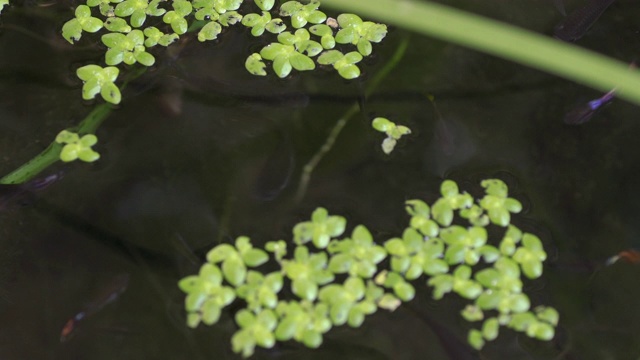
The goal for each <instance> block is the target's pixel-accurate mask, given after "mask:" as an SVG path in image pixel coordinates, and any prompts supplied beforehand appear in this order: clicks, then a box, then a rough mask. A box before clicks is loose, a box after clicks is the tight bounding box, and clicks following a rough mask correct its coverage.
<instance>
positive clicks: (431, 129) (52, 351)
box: [0, 0, 640, 360]
mask: <svg viewBox="0 0 640 360" xmlns="http://www.w3.org/2000/svg"><path fill="white" fill-rule="evenodd" d="M67 5H68V4H59V5H56V6H52V7H46V8H45V7H32V6H31V7H26V8H24V7H21V6H16V7H14V8H10V9H5V10H4V12H3V14H2V15H1V16H2V26H3V31H2V32H1V33H0V90H1V93H2V94H3V95H2V98H0V151H1V154H2V155H1V156H2V162H1V163H0V168H1V171H2V173H7V172H9V171H11V170H13V169H14V168H15V167H16V166H18V165H20V164H22V163H23V162H24V161H26V160H28V159H30V158H31V157H32V156H34V155H35V154H37V153H38V152H39V151H41V150H42V149H43V148H44V147H45V146H46V145H47V144H48V142H49V141H50V140H51V139H53V138H54V137H55V135H56V134H57V133H58V132H59V131H60V130H61V129H64V128H67V127H69V126H72V125H74V124H76V123H77V122H78V121H80V120H81V119H82V118H83V117H84V116H85V115H86V114H87V113H88V112H89V111H90V110H91V109H92V107H91V105H92V104H89V103H86V102H83V101H81V94H80V86H81V84H80V82H79V81H78V80H77V79H76V78H75V75H74V71H75V69H76V68H77V67H78V66H80V65H84V64H86V63H89V62H91V61H95V59H98V58H99V57H100V53H101V51H102V50H101V49H100V48H99V46H96V45H94V43H95V42H97V40H96V38H93V41H91V37H90V36H87V38H86V39H84V38H83V40H86V41H84V42H81V43H80V44H79V45H78V46H77V47H71V46H68V45H66V44H65V43H64V40H61V39H60V38H59V37H58V29H59V27H60V26H61V24H62V23H63V22H64V21H65V20H66V19H67V18H68V17H69V16H70V12H69V10H68V6H67ZM566 5H567V9H573V8H576V7H577V6H578V5H579V2H577V1H575V2H569V1H567V4H566ZM456 6H459V7H461V8H464V9H466V10H468V11H473V12H475V13H479V14H483V15H486V16H490V17H492V18H495V19H499V20H502V21H506V22H509V23H512V24H515V25H519V26H522V27H525V28H528V29H531V30H533V31H537V32H540V33H544V34H547V35H549V36H552V34H553V29H554V27H555V25H556V24H557V23H558V22H560V21H561V20H562V16H561V15H560V14H559V13H558V11H557V10H556V8H555V7H554V6H553V2H552V1H533V0H531V1H519V2H515V3H514V2H508V1H499V2H486V1H465V2H457V3H456ZM638 16H640V7H638V6H637V5H636V4H634V3H633V2H623V1H618V2H616V3H615V4H613V5H612V6H610V7H609V8H608V9H607V11H606V13H605V14H604V15H603V16H601V17H600V19H599V20H598V22H596V23H595V24H594V25H593V26H592V27H591V29H590V31H588V32H587V33H586V34H585V36H584V37H583V38H582V39H581V40H580V41H579V42H578V45H580V46H585V47H588V48H591V49H593V50H595V51H598V52H601V53H604V54H607V55H609V56H613V57H615V58H618V59H620V60H622V61H626V62H630V61H631V60H633V58H634V57H637V53H638V51H639V50H640V37H638V36H637V32H638V31H639V30H640V29H638V28H637V25H638V24H637V21H635V19H637V18H638ZM24 29H28V30H29V32H25V31H23V30H24ZM31 33H35V34H37V37H34V36H33V34H31ZM405 35H406V34H405V33H403V32H402V31H400V30H397V29H396V30H394V31H392V32H391V33H390V34H389V36H388V39H387V40H386V41H385V43H384V44H383V45H382V46H377V47H374V57H373V58H372V59H368V60H366V61H364V63H363V66H362V69H363V70H364V77H363V78H362V79H360V80H356V81H353V82H346V81H344V80H342V79H340V78H339V77H337V75H335V74H334V73H333V72H330V71H328V72H323V71H318V72H316V73H312V74H294V75H293V76H291V77H290V78H288V79H285V80H279V79H276V78H275V77H273V76H271V77H267V78H257V77H253V76H251V75H249V74H248V73H247V72H246V70H245V69H244V68H243V66H242V64H243V62H244V60H245V58H246V56H247V55H248V54H249V53H250V52H252V51H255V49H254V47H255V46H254V45H250V44H249V43H248V41H249V40H250V39H251V38H250V37H249V36H248V35H247V34H245V33H244V32H242V31H229V32H228V33H226V34H224V36H221V39H222V40H221V41H220V42H218V43H215V44H211V43H208V44H200V43H199V42H198V41H194V40H193V39H192V40H191V41H189V42H187V43H186V44H185V45H184V47H183V48H182V50H181V51H180V53H179V54H178V55H173V56H174V58H172V59H171V61H168V60H167V61H159V64H158V67H157V68H156V70H155V71H153V72H150V73H149V74H146V75H145V76H144V77H143V78H141V79H139V80H138V81H137V82H136V83H134V84H131V86H130V87H129V88H128V90H127V91H126V92H125V93H124V99H125V100H124V101H123V103H122V104H121V106H120V107H119V109H118V110H116V112H115V113H114V114H113V115H112V116H111V117H110V118H109V119H108V120H107V121H106V122H105V123H104V125H103V126H102V127H101V128H100V129H99V131H98V133H97V135H98V137H99V139H100V142H99V144H98V145H97V147H96V149H97V150H98V151H99V152H100V153H101V155H102V156H101V159H100V161H99V162H98V163H96V164H93V165H87V164H72V165H71V166H70V167H68V168H67V169H66V170H65V171H66V172H65V178H64V179H63V180H62V181H60V182H58V183H56V184H55V186H52V187H50V188H48V189H47V190H46V192H44V193H43V194H42V196H41V197H40V199H39V200H40V201H38V202H37V203H36V204H34V206H31V207H23V208H18V209H13V210H11V211H7V212H2V213H0V229H1V230H0V234H1V235H0V244H1V248H0V250H1V251H0V320H2V322H3V323H4V324H14V325H12V326H4V327H2V328H0V358H2V359H9V360H12V359H43V360H46V359H115V358H117V359H172V360H173V359H189V360H191V359H227V358H228V359H236V358H237V357H236V356H235V355H234V354H233V353H232V352H231V349H230V336H231V335H232V334H233V332H234V331H235V325H234V324H233V320H232V313H231V312H230V311H227V312H225V313H224V315H223V316H222V319H221V321H220V323H219V324H218V325H216V326H213V327H201V328H198V329H197V330H190V329H187V328H186V327H185V325H184V314H183V297H182V294H181V292H180V291H179V290H178V288H177V286H176V282H177V280H178V279H179V278H181V277H183V276H185V275H187V274H190V273H193V272H195V271H197V268H198V267H199V263H197V260H198V259H200V260H201V259H202V258H203V257H202V256H203V254H204V252H205V251H206V250H207V249H209V248H210V247H212V246H213V245H215V244H217V243H218V242H220V241H229V240H230V239H232V238H235V237H236V236H238V235H243V234H244V235H248V236H251V238H252V239H254V241H255V243H257V244H262V243H264V242H266V241H268V240H275V239H279V238H285V239H288V240H289V239H290V238H291V237H290V229H291V226H292V225H293V224H295V223H296V222H298V221H301V220H303V219H306V218H308V216H309V215H310V212H311V211H312V210H313V209H314V208H315V207H316V206H324V207H326V208H328V209H329V210H330V211H331V212H332V213H338V214H342V215H345V216H346V217H347V218H348V219H349V223H350V224H351V226H355V225H356V224H360V223H362V224H365V225H367V226H369V228H370V229H371V232H372V233H373V234H374V236H375V237H376V241H379V242H382V241H384V240H386V239H387V238H389V237H391V236H396V235H398V234H399V233H400V232H401V231H402V229H403V228H404V226H405V224H406V221H407V220H408V219H407V217H406V215H405V214H404V205H403V202H404V201H405V200H406V199H409V198H415V197H426V198H428V199H433V197H434V196H435V195H436V193H437V189H438V185H439V183H440V182H441V181H442V179H443V178H452V179H454V180H456V181H458V182H459V183H460V184H461V187H463V188H465V189H469V190H473V191H475V190H477V183H478V181H479V180H480V179H482V178H486V177H499V178H502V179H503V180H505V181H506V182H507V183H508V184H509V185H510V186H511V188H512V193H513V194H514V196H515V197H516V198H518V199H519V200H521V201H522V202H523V204H524V205H525V211H524V214H522V215H520V216H517V217H515V218H514V222H515V223H516V224H517V225H518V226H520V227H521V228H523V229H525V230H526V231H530V232H533V233H536V234H538V235H539V236H540V237H541V239H542V240H543V242H544V244H545V246H546V247H547V250H548V253H549V258H550V259H549V260H548V261H547V264H546V268H545V274H544V276H543V278H542V279H541V280H539V281H536V282H532V283H527V292H528V294H530V296H531V299H532V302H533V303H534V304H548V305H551V306H554V307H556V308H557V309H558V310H559V312H560V314H561V325H560V327H559V329H558V336H557V338H556V340H554V341H553V342H550V343H541V342H537V341H533V340H530V339H528V338H526V337H523V336H520V335H516V334H515V333H513V332H510V331H501V334H500V337H499V338H498V340H497V341H495V342H494V343H491V344H489V345H487V347H486V348H485V350H483V352H482V353H481V354H475V353H474V354H473V356H477V357H479V358H482V359H505V358H508V359H594V360H601V359H606V358H612V359H635V358H637V356H638V354H640V349H639V348H638V345H637V344H640V338H639V337H640V335H639V334H640V329H639V328H638V327H639V325H638V324H640V308H639V307H638V306H637V302H638V298H639V296H640V290H639V289H638V286H637V284H638V278H639V276H640V267H638V266H633V265H632V264H626V263H622V262H620V263H616V264H614V265H613V266H611V267H608V268H602V269H600V270H598V271H597V272H595V273H594V271H595V269H598V264H601V263H603V262H604V261H606V259H607V258H608V257H610V256H612V255H613V254H616V253H618V252H620V251H622V250H624V249H627V248H629V247H632V246H638V245H640V240H638V239H639V236H640V228H639V227H638V225H637V224H638V221H637V219H638V218H640V208H639V206H638V204H639V203H640V191H639V190H638V187H637V184H638V183H639V182H640V165H639V164H640V149H639V148H638V146H637V139H636V137H637V136H636V134H638V133H640V122H639V121H638V116H637V113H638V108H637V107H636V106H633V105H631V104H628V103H625V102H623V101H619V100H614V101H613V103H612V104H610V105H609V106H608V107H606V108H605V109H603V111H602V112H600V113H598V114H597V115H596V116H594V117H593V118H592V119H591V120H590V121H589V122H588V123H586V124H584V125H583V126H568V125H565V124H564V123H563V117H564V116H565V114H566V113H567V111H570V110H571V109H572V108H574V107H575V106H576V105H578V104H581V103H584V102H586V101H589V100H590V99H593V98H596V97H598V96H599V95H600V94H599V93H598V92H597V91H593V90H589V89H587V88H584V87H581V86H578V85H575V84H572V83H569V82H566V81H564V80H561V79H559V78H555V77H552V76H549V75H546V74H543V73H540V72H537V71H534V70H530V69H527V68H524V67H521V66H519V65H516V64H512V63H508V62H505V61H502V60H499V59H496V58H493V57H490V56H486V55H483V54H480V53H477V52H473V51H470V50H466V49H464V48H460V47H457V46H453V45H450V44H445V43H441V42H437V41H434V40H432V39H429V38H423V37H420V36H417V35H413V36H412V37H411V40H410V41H411V43H410V47H409V50H408V51H407V53H406V55H405V57H404V58H403V60H402V62H401V63H400V65H399V66H398V68H396V69H395V70H394V71H393V72H392V73H391V74H390V75H389V77H388V78H387V79H386V80H385V81H383V82H382V83H381V85H380V87H379V88H378V89H377V90H376V91H375V92H374V93H373V94H372V95H371V96H370V97H369V98H368V99H367V100H366V101H365V102H364V103H363V104H362V105H363V106H362V112H361V113H359V114H358V115H357V116H355V117H354V118H353V119H351V120H350V122H349V124H348V125H347V127H346V128H345V129H344V132H343V133H342V135H341V136H340V137H339V138H338V140H337V142H336V144H335V147H334V149H333V150H332V151H331V152H330V153H329V154H328V155H327V156H326V157H325V158H324V159H323V161H322V162H321V163H320V164H319V166H318V168H317V169H316V171H315V172H314V174H313V176H312V178H311V182H310V186H309V189H308V192H307V193H306V195H305V197H304V198H303V200H302V202H300V203H295V202H294V201H293V198H294V193H295V188H296V186H297V184H298V181H299V176H300V171H301V168H302V166H303V164H304V163H305V162H306V161H308V160H309V159H310V157H311V156H312V155H313V154H314V153H315V151H317V149H318V148H319V147H320V146H321V144H322V143H323V142H324V140H325V139H326V136H327V134H328V132H329V131H330V129H331V127H332V126H333V124H334V123H335V122H336V120H337V119H338V118H339V117H340V116H342V114H344V113H345V112H346V111H347V109H348V108H349V107H350V106H352V104H354V103H356V102H358V101H359V100H360V99H361V98H362V89H363V88H365V87H366V86H367V84H368V83H369V81H370V80H371V78H372V76H374V74H376V72H377V71H379V70H380V68H381V67H382V66H383V65H384V64H385V61H386V60H388V59H389V58H390V56H391V54H392V53H393V52H394V51H395V48H396V47H397V45H398V43H399V42H400V40H401V39H402V38H403V37H404V36H405ZM157 55H158V56H157V58H158V59H162V57H161V54H160V53H158V54H157ZM425 94H432V95H433V96H434V98H435V101H436V103H437V107H438V113H439V115H440V116H441V118H438V117H437V115H436V113H434V111H433V107H432V104H430V103H429V101H427V100H426V99H425ZM375 116H386V117H389V118H390V119H392V120H394V121H396V122H398V123H403V124H407V125H408V126H410V127H411V128H412V130H413V134H412V135H411V136H409V137H408V139H407V140H406V141H405V139H404V138H403V140H402V142H401V143H400V144H399V145H398V147H397V148H396V150H395V151H394V153H393V154H392V155H391V156H389V157H387V156H384V155H383V154H382V152H381V151H380V150H379V145H380V141H381V138H380V136H379V134H378V133H374V132H373V130H371V128H370V125H369V123H370V121H371V119H372V118H373V117H375ZM443 126H446V136H443V132H442V131H443ZM282 138H286V139H289V140H288V141H290V142H289V143H288V144H285V145H283V146H280V145H278V146H276V141H278V140H277V139H282ZM289 152H291V154H289ZM289 155H290V156H289ZM292 159H293V160H292ZM269 169H273V170H272V171H273V172H272V173H270V172H269ZM52 170H56V169H52ZM290 172H291V174H289V173H290ZM259 179H264V180H262V181H263V182H260V180H259ZM257 181H259V182H257ZM118 273H128V274H130V280H129V284H128V289H127V291H126V292H125V293H123V294H122V295H121V296H120V297H119V298H118V299H117V300H116V301H114V302H113V303H111V304H110V305H109V306H105V307H104V308H103V309H101V310H100V311H99V312H97V313H96V314H94V315H93V316H92V317H91V318H90V319H87V321H86V323H84V324H83V326H82V328H78V332H77V334H76V335H75V336H74V338H73V339H71V340H70V341H68V342H65V343H63V344H61V343H60V341H59V339H60V331H61V329H62V327H63V326H64V324H65V322H66V321H67V320H68V319H69V317H71V316H73V315H74V314H75V313H77V311H78V310H79V309H82V307H83V306H85V305H86V301H87V299H88V298H89V297H91V293H92V292H93V291H94V290H95V289H97V288H100V284H101V283H104V284H108V282H109V279H110V277H111V276H113V274H118ZM416 288H417V290H418V294H417V298H416V300H414V301H413V302H412V303H411V304H410V305H409V307H400V308H399V309H398V310H397V311H396V312H394V313H387V312H384V311H380V312H379V313H377V314H375V315H373V316H371V317H370V318H367V320H366V321H365V323H364V325H363V326H362V327H361V328H359V329H350V328H347V327H341V328H337V329H334V330H332V331H330V332H329V333H328V334H327V335H326V337H325V344H324V345H323V346H322V347H321V348H320V349H318V350H315V351H311V350H307V349H304V348H302V347H300V346H298V345H295V344H289V343H287V344H282V345H278V346H277V347H276V348H275V349H274V350H272V351H259V352H258V353H257V355H256V357H255V358H256V359H294V358H295V359H316V358H317V359H325V358H328V357H331V358H334V359H407V360H413V359H416V360H417V359H447V358H451V356H455V355H451V354H452V352H451V351H449V350H448V348H450V347H451V346H452V345H451V343H455V342H456V341H462V342H464V341H465V338H466V332H467V330H468V328H469V325H468V324H467V323H466V322H465V321H464V320H462V319H461V318H460V316H459V310H460V309H461V308H462V307H463V306H464V304H465V303H464V302H463V301H461V300H460V299H457V298H456V297H453V296H451V297H447V298H445V299H444V300H442V301H438V302H435V301H433V300H431V299H430V296H429V295H430V290H429V289H427V288H426V286H423V285H422V284H416ZM433 324H437V325H435V326H434V325H433ZM443 329H444V330H443ZM443 333H445V334H447V335H446V337H447V338H451V337H453V339H452V340H451V341H450V342H445V341H443V340H442V339H443V335H442V334H443ZM596 340H597V341H596Z"/></svg>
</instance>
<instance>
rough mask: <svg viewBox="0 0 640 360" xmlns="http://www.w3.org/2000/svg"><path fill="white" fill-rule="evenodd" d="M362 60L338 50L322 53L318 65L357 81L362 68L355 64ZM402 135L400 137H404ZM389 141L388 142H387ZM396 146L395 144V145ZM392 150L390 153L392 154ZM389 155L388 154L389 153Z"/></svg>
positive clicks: (358, 54)
mask: <svg viewBox="0 0 640 360" xmlns="http://www.w3.org/2000/svg"><path fill="white" fill-rule="evenodd" d="M361 60H362V55H360V53H358V52H356V51H352V52H350V53H347V54H343V53H341V52H340V51H338V50H329V51H327V52H324V53H322V55H320V56H319V57H318V64H321V65H333V68H334V69H336V70H338V73H339V74H340V76H342V77H343V78H345V79H355V78H357V77H358V76H360V68H358V66H356V65H355V64H357V63H359V62H360V61H361ZM402 135H404V134H401V135H399V136H402ZM391 139H392V140H389V141H395V140H397V139H393V138H391ZM385 141H387V140H385ZM393 146H395V143H394V144H393ZM393 146H391V145H387V146H386V147H384V146H383V148H390V149H391V150H393ZM391 150H390V151H389V152H391ZM387 154H388V152H387Z"/></svg>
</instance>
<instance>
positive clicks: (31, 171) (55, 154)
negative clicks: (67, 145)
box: [0, 142, 62, 184]
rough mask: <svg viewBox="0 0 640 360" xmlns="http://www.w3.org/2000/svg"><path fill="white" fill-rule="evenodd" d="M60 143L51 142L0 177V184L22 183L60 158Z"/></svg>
mask: <svg viewBox="0 0 640 360" xmlns="http://www.w3.org/2000/svg"><path fill="white" fill-rule="evenodd" d="M60 151H62V144H58V143H56V142H52V143H51V144H49V146H48V147H47V148H46V149H44V150H43V151H42V152H41V153H40V154H38V155H36V156H35V157H34V158H33V159H31V160H29V161H27V162H26V163H24V164H22V165H21V166H20V167H19V168H17V169H15V170H13V171H12V172H10V173H9V174H7V175H5V176H4V177H2V178H1V179H0V184H19V183H23V182H25V181H27V180H29V179H31V178H33V177H34V176H36V175H38V174H39V173H40V172H41V171H42V170H44V169H46V168H47V167H49V166H51V165H53V164H55V163H56V162H57V161H59V160H60Z"/></svg>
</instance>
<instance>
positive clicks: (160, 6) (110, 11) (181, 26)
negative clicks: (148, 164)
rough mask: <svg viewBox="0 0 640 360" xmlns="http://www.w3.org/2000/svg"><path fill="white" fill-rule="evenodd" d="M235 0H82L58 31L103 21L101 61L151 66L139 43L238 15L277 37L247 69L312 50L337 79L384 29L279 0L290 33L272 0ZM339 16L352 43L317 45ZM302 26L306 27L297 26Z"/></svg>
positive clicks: (280, 67) (295, 64)
mask: <svg viewBox="0 0 640 360" xmlns="http://www.w3.org/2000/svg"><path fill="white" fill-rule="evenodd" d="M0 1H7V0H0ZM242 3H243V1H242V0H173V1H171V2H165V1H164V0H87V3H86V4H87V5H79V6H78V7H77V8H76V11H75V17H74V18H73V19H71V20H69V21H67V22H66V23H65V24H64V26H63V28H62V34H63V36H64V38H65V39H67V41H69V42H70V43H73V42H74V41H78V40H80V38H81V36H82V32H83V31H87V32H92V33H93V32H97V31H99V30H100V29H102V28H104V29H105V30H106V33H105V34H103V35H102V42H103V43H104V44H105V45H107V47H108V50H107V51H106V53H105V62H106V64H107V65H118V64H121V63H124V64H126V65H133V64H135V63H140V64H143V65H145V66H152V65H154V64H155V60H156V59H155V57H154V56H153V55H152V54H151V53H149V52H148V51H147V49H148V48H151V47H153V46H156V45H162V46H169V45H170V44H172V43H173V42H175V41H176V40H177V39H178V38H179V36H180V35H182V34H185V33H186V32H187V31H198V35H197V37H198V40H199V41H200V42H204V41H208V40H215V39H217V38H218V36H219V35H220V34H221V33H222V31H223V27H227V26H231V25H234V24H236V23H239V22H242V24H243V25H245V26H247V27H250V28H251V33H252V35H254V36H261V35H264V34H265V33H270V34H278V39H277V40H278V42H273V43H271V44H269V45H267V46H265V47H264V48H263V49H262V50H261V51H260V52H259V53H257V54H256V53H254V54H251V55H249V57H248V58H247V60H246V61H245V67H246V68H247V71H249V72H250V73H251V74H254V75H258V76H264V75H266V74H267V72H266V67H267V65H270V66H271V67H272V68H273V70H274V72H275V73H276V75H277V76H278V77H281V78H284V77H286V76H288V75H289V74H290V73H291V71H292V70H293V69H295V70H298V71H309V70H313V69H315V68H316V63H315V62H314V60H313V58H314V57H316V56H318V55H320V56H319V57H318V58H317V62H318V64H321V65H332V66H333V68H334V69H336V70H337V71H338V73H339V74H340V76H342V77H343V78H345V79H354V78H356V77H358V76H360V69H359V68H358V66H357V65H356V64H357V63H358V62H360V61H361V60H362V55H361V54H364V55H369V54H370V53H371V42H379V41H380V40H382V38H384V36H385V35H386V26H385V25H382V24H374V23H372V22H363V21H362V20H361V19H360V18H359V17H357V16H355V15H351V14H343V15H341V16H339V17H338V22H336V20H335V19H331V20H332V22H331V23H330V24H331V26H329V25H326V24H323V23H324V22H325V21H326V20H327V16H326V15H325V14H324V13H323V12H322V11H320V10H318V8H319V6H320V3H319V2H318V1H311V2H309V3H307V4H303V3H300V2H297V1H288V2H285V3H283V4H282V6H281V8H280V11H279V13H280V15H281V16H283V17H286V18H287V19H289V20H288V21H290V24H291V26H292V27H293V28H295V29H297V30H296V31H295V32H293V33H291V32H284V31H285V29H286V28H287V26H288V24H285V22H284V21H283V19H280V18H275V19H273V18H272V17H271V16H272V15H271V14H272V12H271V9H272V8H273V6H274V5H275V0H256V1H254V4H255V5H256V6H257V7H258V8H259V9H260V11H259V12H260V14H256V13H249V14H246V15H244V16H243V15H242V14H240V13H238V12H237V11H236V10H238V9H239V8H240V5H241V4H242ZM2 4H3V3H1V2H0V6H1V5H2ZM92 8H93V9H94V10H93V11H94V13H96V15H97V13H98V11H99V13H100V15H101V16H102V19H100V18H98V17H94V16H93V15H92ZM0 10H1V8H0ZM149 17H156V18H159V17H161V18H162V22H164V24H166V25H164V24H159V21H158V20H157V19H155V20H153V21H147V20H148V18H149ZM340 21H342V22H341V25H340V26H342V27H343V29H341V30H339V31H338V33H339V34H341V35H340V36H341V39H346V38H349V39H350V40H349V41H348V42H347V43H350V44H352V45H355V46H356V47H357V49H358V51H351V52H348V53H346V54H343V53H341V52H339V51H337V50H329V51H328V52H325V50H328V49H333V48H334V47H335V44H336V38H334V35H336V34H335V32H336V31H337V30H334V27H335V28H337V27H338V23H339V22H340ZM146 24H153V25H154V26H150V25H146ZM304 26H309V27H310V29H309V30H307V29H304V28H303V27H304ZM332 26H333V27H332ZM265 30H266V31H265ZM311 35H313V36H314V37H315V38H312V36H311ZM347 35H348V36H347ZM265 60H266V61H267V62H268V63H265ZM118 101H119V100H118ZM403 129H406V128H405V127H403V126H399V127H398V128H397V129H395V132H394V133H393V134H392V135H390V137H389V138H388V139H386V140H385V141H384V144H383V148H384V149H385V151H391V150H392V149H393V147H394V146H395V144H396V142H397V140H398V139H399V137H400V136H402V135H403V134H405V133H403V132H402V131H404V130H403ZM406 130H408V129H406Z"/></svg>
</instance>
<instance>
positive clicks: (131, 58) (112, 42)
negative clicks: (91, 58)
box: [102, 29, 156, 66]
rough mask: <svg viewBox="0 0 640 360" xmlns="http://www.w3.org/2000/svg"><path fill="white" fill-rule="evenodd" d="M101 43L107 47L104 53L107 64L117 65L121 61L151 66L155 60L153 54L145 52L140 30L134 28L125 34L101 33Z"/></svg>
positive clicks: (142, 35) (128, 63)
mask: <svg viewBox="0 0 640 360" xmlns="http://www.w3.org/2000/svg"><path fill="white" fill-rule="evenodd" d="M102 43H104V44H105V45H107V47H109V50H107V53H106V54H105V62H106V63H107V65H118V64H120V63H121V62H124V63H125V64H127V65H132V64H135V63H136V62H139V63H140V64H142V65H145V66H151V65H153V64H154V63H155V62H156V59H155V58H154V57H153V55H151V54H149V53H148V52H146V48H145V46H144V34H143V32H142V30H137V29H136V30H133V31H131V32H130V33H128V34H126V35H125V34H119V33H111V34H106V35H102Z"/></svg>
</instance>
